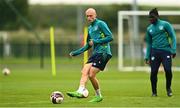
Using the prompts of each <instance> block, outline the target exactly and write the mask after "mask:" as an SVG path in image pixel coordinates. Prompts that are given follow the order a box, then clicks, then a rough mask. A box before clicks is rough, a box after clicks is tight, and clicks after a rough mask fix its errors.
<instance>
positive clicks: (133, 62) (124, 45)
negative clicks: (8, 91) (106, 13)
mask: <svg viewBox="0 0 180 108" xmlns="http://www.w3.org/2000/svg"><path fill="white" fill-rule="evenodd" d="M148 13H149V11H119V12H118V69H119V70H120V71H149V70H150V68H149V66H148V65H145V64H144V53H145V48H146V46H145V42H144V37H145V33H146V28H147V27H148V25H149V20H148ZM159 15H160V19H162V20H166V21H169V22H170V23H171V24H172V25H175V26H174V29H175V32H176V36H177V56H176V58H175V59H173V71H180V62H179V61H180V56H178V55H179V52H180V51H179V49H180V45H179V43H178V40H179V38H180V37H178V36H180V28H179V25H180V21H179V20H178V19H180V11H159Z"/></svg>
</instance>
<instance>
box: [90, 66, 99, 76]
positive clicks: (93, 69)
mask: <svg viewBox="0 0 180 108" xmlns="http://www.w3.org/2000/svg"><path fill="white" fill-rule="evenodd" d="M99 71H100V69H99V68H97V67H93V66H91V68H90V71H89V77H90V78H92V77H95V76H96V74H97V73H98V72H99Z"/></svg>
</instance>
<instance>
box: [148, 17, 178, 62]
mask: <svg viewBox="0 0 180 108" xmlns="http://www.w3.org/2000/svg"><path fill="white" fill-rule="evenodd" d="M146 46H147V49H146V56H145V59H148V60H149V59H150V52H151V48H154V49H161V50H165V51H169V52H171V53H172V54H175V53H176V34H175V31H174V29H173V28H172V26H171V24H170V23H169V22H167V21H163V20H160V19H158V20H157V22H156V23H155V24H151V25H149V26H148V28H147V31H146Z"/></svg>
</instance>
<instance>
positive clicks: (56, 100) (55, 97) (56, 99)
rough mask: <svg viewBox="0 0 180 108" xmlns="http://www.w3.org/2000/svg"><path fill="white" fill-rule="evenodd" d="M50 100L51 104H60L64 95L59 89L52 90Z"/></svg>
mask: <svg viewBox="0 0 180 108" xmlns="http://www.w3.org/2000/svg"><path fill="white" fill-rule="evenodd" d="M50 100H51V102H52V103H53V104H61V103H62V102H63V100H64V95H63V94H62V93H61V92H59V91H54V92H52V94H51V96H50Z"/></svg>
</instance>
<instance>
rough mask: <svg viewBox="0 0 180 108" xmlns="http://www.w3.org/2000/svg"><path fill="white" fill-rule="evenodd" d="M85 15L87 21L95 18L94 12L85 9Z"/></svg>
mask: <svg viewBox="0 0 180 108" xmlns="http://www.w3.org/2000/svg"><path fill="white" fill-rule="evenodd" d="M86 17H87V21H88V22H90V23H91V22H93V21H94V20H95V19H96V13H95V12H93V11H87V12H86Z"/></svg>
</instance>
